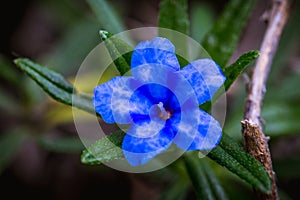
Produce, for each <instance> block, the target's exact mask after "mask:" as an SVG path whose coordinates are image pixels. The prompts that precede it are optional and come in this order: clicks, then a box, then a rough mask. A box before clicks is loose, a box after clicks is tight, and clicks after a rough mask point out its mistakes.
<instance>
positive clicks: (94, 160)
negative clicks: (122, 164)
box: [81, 131, 125, 165]
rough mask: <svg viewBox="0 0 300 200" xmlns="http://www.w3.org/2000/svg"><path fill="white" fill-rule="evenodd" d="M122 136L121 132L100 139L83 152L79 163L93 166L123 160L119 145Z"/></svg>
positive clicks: (123, 134)
mask: <svg viewBox="0 0 300 200" xmlns="http://www.w3.org/2000/svg"><path fill="white" fill-rule="evenodd" d="M124 136H125V133H124V132H123V131H117V132H115V133H112V134H111V135H108V136H106V137H104V138H101V139H100V140H98V141H97V142H96V143H94V144H92V145H91V146H90V147H89V148H88V149H86V150H84V151H83V153H82V154H81V162H82V163H84V164H90V165H94V164H101V163H103V162H108V161H112V160H116V159H121V158H123V157H124V156H123V151H122V149H121V145H122V142H123V138H124Z"/></svg>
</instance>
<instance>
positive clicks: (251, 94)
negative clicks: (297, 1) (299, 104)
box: [241, 0, 289, 199]
mask: <svg viewBox="0 0 300 200" xmlns="http://www.w3.org/2000/svg"><path fill="white" fill-rule="evenodd" d="M288 7H289V6H288V0H273V2H272V9H271V13H270V15H269V19H268V23H269V24H268V27H267V30H266V32H265V35H264V38H263V42H262V44H261V48H260V52H261V55H260V57H259V58H258V60H257V62H256V66H255V68H254V71H253V74H252V79H251V83H250V85H249V91H248V97H247V99H246V103H245V113H244V119H243V120H242V122H241V123H242V132H243V137H244V145H245V148H246V150H247V151H248V152H249V153H250V154H251V155H253V156H254V157H255V158H256V159H257V160H258V161H259V162H261V163H262V164H263V166H264V167H265V168H266V170H267V172H268V174H269V176H270V178H271V181H272V191H271V193H270V194H261V198H262V199H278V191H277V186H276V181H275V173H274V172H273V167H272V160H271V155H270V150H269V147H268V137H266V136H265V135H264V133H263V131H262V128H261V126H260V119H261V117H260V115H261V106H262V101H263V97H264V93H265V90H266V89H265V87H266V86H265V85H266V80H267V77H268V74H269V71H270V67H271V64H272V59H273V57H274V54H275V52H276V49H277V45H278V41H279V39H280V36H281V33H282V30H283V28H284V26H285V24H286V21H287V19H288V16H289V8H288Z"/></svg>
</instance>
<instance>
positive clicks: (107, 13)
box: [87, 0, 125, 33]
mask: <svg viewBox="0 0 300 200" xmlns="http://www.w3.org/2000/svg"><path fill="white" fill-rule="evenodd" d="M87 2H88V4H89V5H90V7H91V8H92V10H93V11H94V13H95V15H96V16H97V18H98V21H99V22H100V24H101V25H102V26H103V27H102V28H105V29H107V30H109V31H111V32H113V33H119V32H122V31H124V30H125V26H124V24H123V23H122V20H121V19H120V17H119V16H118V15H117V12H116V11H115V9H114V8H113V7H112V6H111V4H110V2H109V1H106V0H87Z"/></svg>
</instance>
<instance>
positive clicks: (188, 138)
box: [174, 98, 200, 150]
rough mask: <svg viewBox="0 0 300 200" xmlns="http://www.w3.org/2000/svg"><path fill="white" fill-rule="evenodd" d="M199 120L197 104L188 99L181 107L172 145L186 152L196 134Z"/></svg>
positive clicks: (194, 100)
mask: <svg viewBox="0 0 300 200" xmlns="http://www.w3.org/2000/svg"><path fill="white" fill-rule="evenodd" d="M174 117H178V116H176V115H175V116H174ZM199 120H200V119H199V107H198V102H197V100H196V99H194V98H190V99H188V100H187V101H186V102H185V103H184V104H182V105H181V116H180V118H179V119H178V123H177V124H176V130H177V135H176V137H175V138H174V143H175V144H176V145H177V146H178V147H179V148H181V149H182V150H187V149H188V148H189V147H190V146H191V144H192V142H193V140H194V137H195V136H196V134H197V128H198V124H199Z"/></svg>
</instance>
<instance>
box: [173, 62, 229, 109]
mask: <svg viewBox="0 0 300 200" xmlns="http://www.w3.org/2000/svg"><path fill="white" fill-rule="evenodd" d="M178 73H180V74H182V75H183V76H184V77H185V78H186V80H187V81H188V82H189V83H190V84H191V86H192V87H193V89H194V91H195V93H196V95H197V98H198V102H199V104H202V103H204V102H206V101H208V100H210V99H211V98H212V96H213V95H214V94H215V92H216V91H217V90H218V89H219V88H220V86H221V85H223V83H224V81H225V79H226V77H225V76H224V74H223V73H222V71H221V69H220V67H219V66H218V65H217V64H216V63H215V62H214V61H213V60H211V59H208V58H205V59H199V60H196V61H193V62H191V64H189V65H187V66H185V67H184V68H183V69H182V70H180V71H179V72H178Z"/></svg>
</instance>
